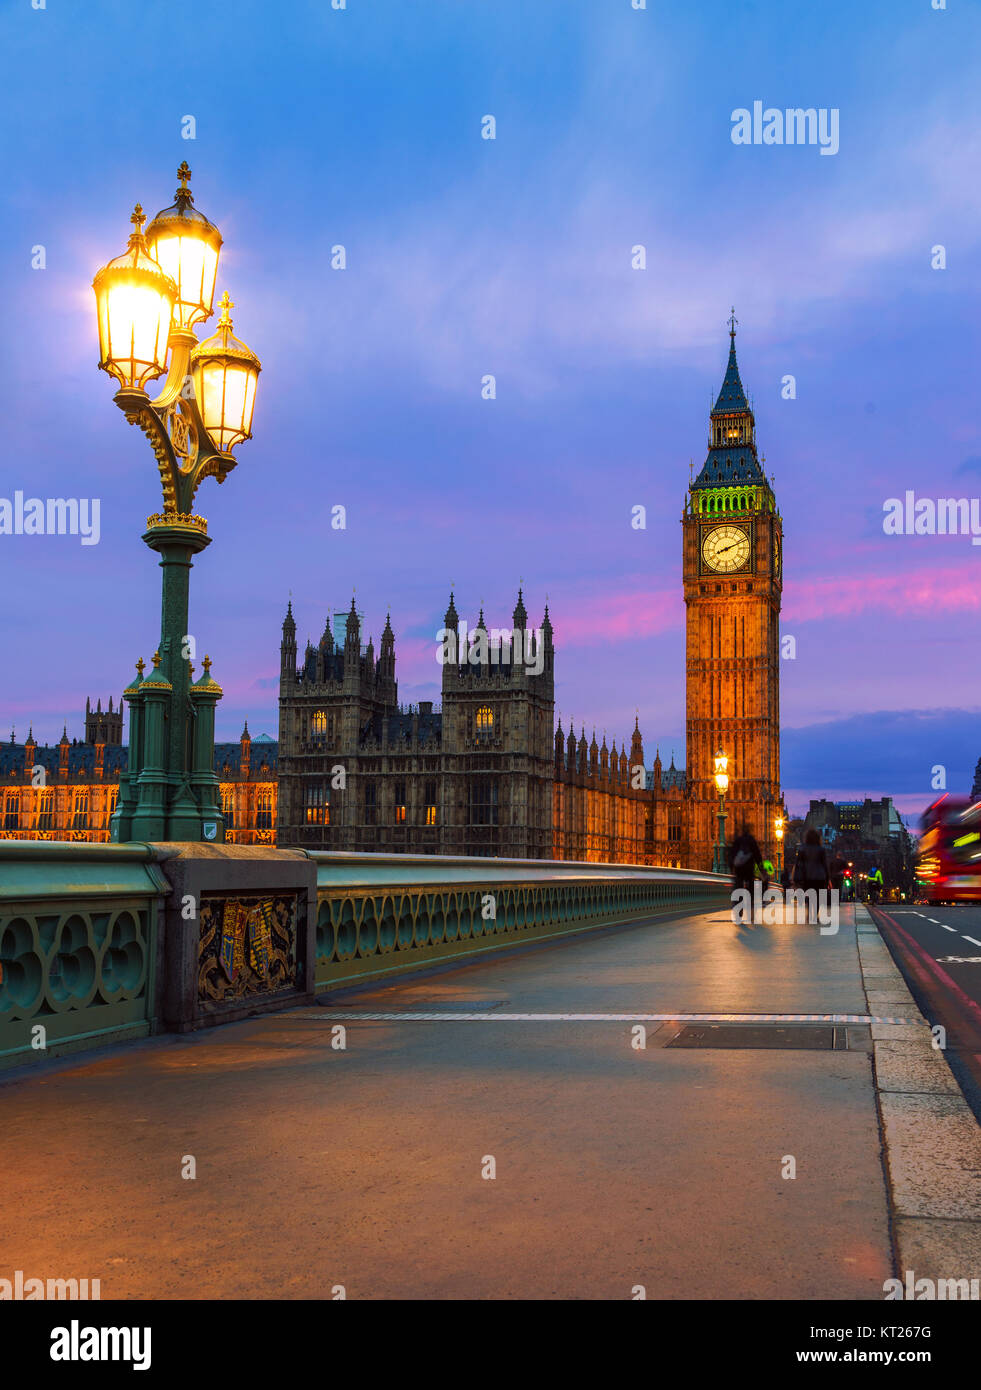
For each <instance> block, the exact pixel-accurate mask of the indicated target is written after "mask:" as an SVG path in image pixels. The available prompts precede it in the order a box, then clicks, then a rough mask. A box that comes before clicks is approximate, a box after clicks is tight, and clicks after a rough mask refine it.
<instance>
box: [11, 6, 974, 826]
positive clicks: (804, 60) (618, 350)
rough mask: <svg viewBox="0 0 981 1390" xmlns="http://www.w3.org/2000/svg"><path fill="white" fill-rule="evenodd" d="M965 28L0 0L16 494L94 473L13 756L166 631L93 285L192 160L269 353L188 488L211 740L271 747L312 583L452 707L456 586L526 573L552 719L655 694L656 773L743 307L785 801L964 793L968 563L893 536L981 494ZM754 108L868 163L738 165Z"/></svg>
mask: <svg viewBox="0 0 981 1390" xmlns="http://www.w3.org/2000/svg"><path fill="white" fill-rule="evenodd" d="M979 45H981V14H979V12H978V10H977V9H976V8H972V7H969V6H967V5H963V4H958V3H956V0H951V6H950V9H949V10H947V11H934V10H933V9H931V6H930V3H929V0H904V3H901V4H899V3H897V0H865V3H863V4H862V5H861V6H857V5H855V4H854V3H853V0H823V3H822V4H820V5H810V4H796V5H793V6H790V7H788V6H785V5H780V4H777V3H776V0H766V3H764V0H757V3H752V0H745V3H742V4H740V5H738V6H737V5H733V4H731V3H729V2H728V0H700V3H699V4H697V5H665V4H662V3H660V2H659V0H657V2H655V0H650V4H649V8H648V9H646V10H634V9H632V8H631V4H630V0H533V3H529V0H470V2H469V3H466V4H464V3H462V0H454V3H449V0H447V2H445V3H439V2H438V0H430V3H426V4H418V3H416V4H407V3H405V0H348V3H347V8H346V9H343V10H334V9H332V8H331V6H330V3H329V0H293V2H292V3H290V4H286V5H278V6H272V5H270V4H269V3H268V0H211V3H209V4H208V5H200V6H197V7H192V8H191V9H181V8H179V7H178V9H176V10H175V8H174V7H173V6H172V5H169V4H166V3H163V0H144V3H142V4H140V5H133V4H132V3H131V0H87V3H86V4H85V5H69V4H66V3H64V0H48V2H47V7H46V9H44V10H34V9H32V8H31V5H30V3H29V0H6V3H5V4H4V5H3V7H2V11H0V50H2V51H3V52H4V54H5V56H6V62H5V77H4V89H3V94H2V96H0V109H2V111H3V119H4V128H5V131H6V133H7V159H6V160H5V165H4V185H5V194H6V196H5V199H4V200H3V206H2V210H0V247H2V259H0V293H2V296H3V304H4V308H5V310H6V313H5V318H6V322H7V331H6V332H5V334H4V335H3V338H2V341H0V440H2V450H0V460H2V465H0V498H10V499H12V498H13V496H14V493H15V491H16V490H18V489H20V490H22V491H23V492H24V493H25V494H27V495H35V496H40V497H42V498H47V497H98V498H99V499H100V500H101V540H100V543H99V544H98V545H93V546H82V545H80V543H79V539H78V538H77V537H72V536H50V537H49V536H44V537H38V536H8V535H0V602H2V606H3V625H2V632H3V656H2V658H0V719H2V720H4V721H5V724H4V725H3V726H2V727H3V728H4V730H5V735H4V736H6V737H9V729H10V727H11V725H13V726H14V727H15V728H16V731H17V738H18V740H22V739H23V738H24V737H25V736H26V734H27V725H28V722H29V721H33V726H34V734H35V737H36V738H38V739H39V741H40V742H42V743H43V742H45V741H47V742H54V741H55V740H57V738H58V737H59V736H60V734H61V728H62V724H63V722H64V721H66V720H67V722H68V729H69V735H70V736H71V735H72V734H77V735H78V736H81V734H82V727H81V715H82V711H83V709H84V705H85V697H86V696H87V695H89V696H91V697H92V699H93V701H94V700H95V698H96V696H100V695H101V696H102V698H103V700H104V701H105V700H106V699H107V698H108V696H109V695H110V694H112V695H113V696H114V697H118V692H119V691H120V690H121V689H122V687H123V686H124V685H125V684H126V682H127V681H128V680H129V678H130V676H131V675H132V671H133V663H134V662H135V660H136V658H137V657H138V656H141V655H142V656H143V657H144V658H146V659H147V660H149V657H150V656H151V654H152V652H153V650H154V647H155V645H156V637H157V633H158V631H159V627H158V609H159V571H158V569H157V567H156V564H155V557H153V556H152V555H151V554H150V552H149V551H148V550H147V549H146V547H145V546H144V545H143V543H142V542H141V540H140V533H141V531H142V529H143V523H144V521H145V518H146V516H147V514H148V513H150V512H153V511H157V510H158V509H159V506H160V496H159V486H158V482H157V475H156V468H155V465H154V461H153V457H152V454H151V453H150V450H149V447H148V446H147V444H146V442H145V440H144V439H143V437H142V436H141V435H139V434H138V433H137V432H136V431H134V430H131V429H130V428H129V427H128V426H127V425H126V423H125V421H124V419H123V417H122V415H121V414H120V413H119V412H118V411H117V410H116V408H115V407H114V406H113V404H112V401H111V396H112V391H113V387H112V384H111V382H110V381H109V379H108V377H106V376H105V375H104V374H102V373H100V372H98V371H97V369H96V363H97V361H98V350H97V336H96V328H95V319H94V298H93V295H92V291H91V281H92V276H93V274H94V272H95V271H96V270H97V269H98V267H99V266H100V265H102V264H104V262H105V261H107V260H108V259H110V258H111V257H112V256H114V255H117V254H119V253H120V252H121V251H122V249H123V248H124V246H125V244H126V238H127V235H128V233H129V230H130V228H129V222H128V218H129V214H130V212H131V210H132V205H133V203H134V202H135V201H137V200H139V201H141V202H142V204H143V206H144V208H145V209H146V211H147V212H148V214H150V215H152V214H153V213H154V212H156V211H157V209H159V208H162V207H165V206H167V205H168V204H170V203H171V202H172V201H173V193H174V189H175V188H176V186H177V181H176V172H175V171H176V167H177V165H178V163H179V162H180V161H181V160H182V159H185V158H186V159H187V161H188V162H189V164H190V165H191V168H192V170H193V179H192V185H191V186H192V190H193V192H194V194H195V198H196V205H197V206H198V207H199V208H200V209H201V210H202V211H203V212H205V213H206V214H207V215H208V216H209V217H210V218H211V219H212V220H213V221H215V222H217V224H218V225H219V227H220V228H221V231H222V234H223V236H224V238H225V246H224V248H223V252H222V263H221V266H220V268H219V280H218V287H219V292H220V291H221V289H222V288H225V287H227V288H228V289H229V291H230V293H231V296H232V299H233V300H234V302H235V305H236V308H235V310H234V320H235V327H236V332H237V333H238V334H240V336H241V337H243V338H244V339H245V341H246V342H248V343H249V344H250V346H251V347H253V348H254V349H255V351H256V352H257V353H258V354H259V356H260V358H261V359H262V363H263V373H262V376H261V378H260V382H259V398H258V405H257V408H256V415H255V438H254V439H253V440H252V441H251V442H249V443H247V444H245V445H242V446H240V448H239V449H238V451H237V452H238V457H239V460H240V462H239V467H238V468H237V470H236V471H235V472H234V473H233V474H232V475H231V477H230V478H229V479H228V480H227V482H226V483H225V484H224V485H223V486H222V487H221V488H220V489H219V488H218V487H217V486H216V484H215V483H214V480H213V479H210V480H207V481H206V482H205V483H204V484H203V486H202V488H201V490H200V492H199V493H198V498H197V502H196V509H197V510H198V511H200V512H201V513H202V514H203V515H205V516H206V517H207V518H208V521H209V533H210V534H211V536H212V537H213V544H212V545H211V546H210V548H209V549H208V551H207V552H206V553H205V554H203V555H202V556H200V557H199V558H198V561H197V563H196V565H195V569H194V573H193V575H192V591H191V622H190V627H191V631H192V633H193V634H194V635H195V637H196V639H197V642H198V644H199V651H208V652H210V654H211V656H212V658H213V661H214V674H215V676H216V678H217V679H218V680H219V681H220V683H221V684H222V685H223V687H224V690H225V698H224V700H223V701H222V702H221V704H220V705H219V707H218V730H217V734H218V737H219V738H232V737H237V735H238V733H239V732H240V730H241V727H242V722H243V720H244V719H245V718H246V717H247V718H248V721H249V727H250V729H251V731H252V733H253V735H255V734H258V733H261V732H267V733H269V734H271V735H273V736H275V735H276V732H277V685H278V681H277V674H278V669H279V640H280V624H281V622H282V618H283V614H284V611H285V607H286V599H287V596H288V593H289V592H290V591H292V594H293V606H294V611H295V613H296V617H297V623H298V629H299V631H298V636H299V639H300V642H301V644H302V642H303V640H304V639H305V638H306V637H307V636H308V635H309V636H310V637H311V638H312V639H313V640H314V641H316V640H317V639H318V638H319V635H320V633H321V632H322V630H323V626H324V623H325V620H326V618H327V615H328V612H333V610H334V609H335V608H337V607H343V608H346V607H347V606H348V605H349V604H350V600H351V593H352V586H356V589H357V604H358V608H359V609H362V610H363V611H364V613H365V615H366V620H367V627H368V630H369V632H371V633H373V634H374V637H375V642H376V646H377V642H378V638H379V636H380V633H381V629H382V627H383V625H384V620H385V612H386V608H387V607H388V606H389V605H390V606H391V610H392V624H393V627H394V629H395V632H396V652H397V656H398V668H397V674H398V677H399V692H400V697H401V698H402V700H403V701H406V702H408V701H416V700H419V699H433V698H435V699H438V698H439V688H438V680H439V668H438V666H437V664H436V660H435V652H436V643H435V634H436V631H437V629H438V628H439V627H440V626H441V621H442V613H443V611H444V609H445V607H446V601H447V593H448V589H449V584H450V581H451V580H453V581H455V585H456V602H457V607H458V609H459V610H460V613H461V615H462V616H466V617H467V618H468V619H470V620H471V621H474V620H475V619H476V614H477V609H478V607H479V605H480V603H481V601H483V604H484V607H485V611H486V615H487V619H488V623H489V624H491V625H499V626H503V625H504V624H505V623H506V622H508V621H509V618H510V613H511V609H512V607H513V605H514V600H515V595H516V590H517V586H518V580H519V577H521V578H522V579H523V581H524V586H525V597H526V602H527V605H528V609H529V613H530V616H531V618H532V620H533V621H536V622H537V621H538V620H540V617H541V611H542V606H543V604H544V600H545V595H546V593H547V594H548V596H549V604H550V610H551V615H552V619H553V622H554V626H555V641H556V647H557V653H558V654H557V660H556V676H557V692H556V705H557V707H558V709H559V710H560V711H561V714H562V718H563V723H564V724H565V726H566V728H567V727H568V720H569V717H570V716H571V717H572V718H573V719H574V721H575V724H576V728H577V732H578V727H579V725H580V724H581V723H585V725H586V734H587V738H588V737H589V736H590V732H591V730H592V728H593V727H594V726H595V728H596V730H597V735H598V736H599V735H600V733H601V731H602V730H604V729H605V730H606V732H607V736H608V738H609V739H612V738H616V740H617V742H618V743H619V742H620V740H621V739H622V737H623V736H624V735H625V734H627V733H628V732H629V730H630V729H631V728H632V726H633V717H634V711H635V709H637V708H639V710H640V721H641V729H642V731H643V734H644V739H645V749H646V752H647V756H648V762H650V760H651V759H652V758H653V755H654V748H655V745H659V746H660V750H661V755H662V757H663V758H664V759H665V761H668V760H669V759H670V756H671V752H672V750H674V751H675V753H676V755H677V760H678V762H679V763H682V762H683V761H684V665H683V656H684V603H683V598H682V590H681V573H680V563H681V527H680V524H679V523H680V514H681V506H682V500H683V496H684V493H685V489H686V487H687V483H688V476H689V474H688V462H689V459H690V458H691V459H694V461H695V465H696V469H697V468H698V467H700V465H701V463H702V461H703V459H704V456H705V449H706V438H707V430H708V419H707V416H708V411H709V408H710V406H711V403H712V401H713V400H714V397H715V394H716V392H717V390H718V387H719V385H720V383H721V380H722V375H723V372H724V368H725V362H726V354H727V349H728V337H727V335H726V318H727V316H728V313H729V306H730V304H734V305H735V306H736V315H737V318H738V319H739V336H738V339H737V347H738V351H739V361H740V368H741V373H742V379H743V382H744V385H745V387H746V390H747V392H749V393H750V394H751V395H752V397H753V398H754V406H755V411H756V421H757V439H758V443H759V447H760V448H761V450H762V452H763V453H764V454H765V455H766V460H767V464H766V466H767V471H768V472H772V473H773V475H774V478H775V490H776V493H777V498H778V502H779V505H780V508H781V511H782V513H783V517H784V527H785V588H784V605H783V615H782V631H783V633H785V634H789V635H793V636H794V637H796V639H797V657H796V660H792V661H790V660H788V661H784V662H783V663H782V688H781V693H782V716H783V784H784V788H785V793H786V797H787V802H788V806H789V807H790V809H791V811H794V810H798V809H800V808H802V807H806V802H807V798H808V797H811V796H832V797H838V798H842V797H860V796H865V795H872V796H880V795H895V796H896V798H897V801H898V802H899V805H900V807H901V808H902V809H903V810H904V811H914V810H919V809H921V808H922V807H923V805H925V804H926V802H927V801H928V800H930V799H932V797H933V795H934V793H933V792H932V791H931V786H930V781H931V768H932V767H933V766H934V765H935V764H942V765H944V766H945V767H946V770H947V778H948V788H949V789H950V790H951V791H954V792H966V791H967V790H968V789H969V787H970V783H971V779H972V775H973V770H974V764H975V762H976V760H977V758H978V756H979V755H981V717H979V713H981V693H979V674H981V673H979V660H978V650H979V648H978V642H979V635H981V546H972V544H971V540H970V538H969V537H966V536H929V535H924V536H917V535H913V536H905V535H904V536H886V535H884V534H883V531H882V516H883V503H884V502H885V500H886V499H887V498H889V497H896V496H899V497H902V496H903V494H904V492H905V491H906V490H907V489H912V490H913V491H914V492H915V494H916V496H917V497H932V498H936V497H943V496H965V497H972V496H973V497H976V496H977V495H978V492H979V490H981V438H979V426H978V384H977V361H978V331H979V330H978V321H979V305H978V289H979V281H981V274H979V260H978V254H979V249H981V216H979V214H981V179H979V177H978V173H979V164H981V82H979V80H978V62H977V59H976V57H975V56H973V55H976V54H977V53H978V51H979ZM755 100H761V101H762V102H763V103H764V105H766V106H775V107H787V106H792V107H796V106H801V107H809V106H813V107H824V108H833V107H834V108H838V109H839V111H840V149H839V152H838V153H837V154H836V155H833V156H825V155H822V154H821V153H820V151H819V149H818V148H817V147H816V146H783V145H780V146H775V145H769V146H736V145H734V144H733V143H732V141H731V139H730V131H731V129H732V122H731V113H732V112H733V110H734V109H736V108H738V107H747V108H752V105H753V102H754V101H755ZM488 114H491V115H493V116H494V117H495V119H496V123H497V138H496V139H495V140H484V139H482V138H481V121H482V118H483V117H484V116H485V115H488ZM189 115H190V116H193V117H194V118H195V122H196V138H195V139H193V140H185V139H183V138H182V137H181V129H182V118H184V117H186V116H189ZM637 244H642V245H644V246H645V247H646V249H647V268H646V270H635V269H632V267H631V248H632V247H634V246H635V245H637ZM335 245H343V246H344V247H345V249H346V256H347V268H346V269H344V270H334V269H332V268H331V248H332V247H333V246H335ZM937 245H942V246H944V247H945V249H946V268H945V269H942V270H936V269H933V268H932V266H931V248H933V247H934V246H937ZM36 246H43V247H44V248H45V261H46V266H45V268H44V269H43V270H42V269H33V268H32V264H31V262H32V248H34V247H36ZM34 258H35V259H37V257H36V256H35V257H34ZM207 331H209V332H210V331H211V327H210V326H209V327H208V329H207ZM486 374H493V375H494V376H495V377H496V381H497V398H496V399H495V400H485V399H482V396H481V379H482V377H484V376H485V375H486ZM786 374H793V376H794V377H795V378H796V383H797V398H796V399H795V400H785V399H782V398H781V381H782V378H783V377H784V376H785V375H786ZM155 389H156V388H155V387H153V388H151V390H152V391H153V390H155ZM336 504H342V505H343V506H344V507H346V509H347V529H346V530H344V531H337V530H333V529H332V528H331V524H330V521H331V508H332V506H334V505H336ZM636 504H643V505H644V506H646V508H647V516H648V525H647V529H646V530H644V531H636V530H633V529H632V528H631V526H630V517H631V508H632V507H633V506H635V505H636Z"/></svg>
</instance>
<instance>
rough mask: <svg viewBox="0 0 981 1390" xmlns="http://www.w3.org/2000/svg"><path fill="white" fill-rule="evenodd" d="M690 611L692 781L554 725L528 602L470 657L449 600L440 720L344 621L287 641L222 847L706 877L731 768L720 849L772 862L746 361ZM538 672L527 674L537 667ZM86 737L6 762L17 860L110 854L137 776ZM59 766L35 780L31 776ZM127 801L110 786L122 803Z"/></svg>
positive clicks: (774, 697)
mask: <svg viewBox="0 0 981 1390" xmlns="http://www.w3.org/2000/svg"><path fill="white" fill-rule="evenodd" d="M681 526H682V578H683V587H684V598H685V608H686V639H687V640H686V657H685V662H686V671H685V674H686V754H687V756H686V767H685V768H684V769H683V770H682V769H678V768H675V766H674V763H673V759H672V764H671V766H670V767H668V768H665V767H664V766H663V764H662V762H661V758H660V755H659V753H657V754H656V756H655V757H654V759H653V761H652V764H651V765H650V766H648V765H647V762H646V758H645V750H644V743H643V736H642V731H641V728H640V723H639V720H635V724H634V728H633V729H632V730H629V729H628V730H627V731H626V736H625V737H624V738H622V739H621V741H620V744H619V747H618V746H617V742H616V740H614V742H613V744H612V745H611V746H610V747H608V746H607V743H606V738H605V736H604V738H603V741H602V743H601V744H599V745H598V744H597V742H596V736H595V733H593V736H592V738H591V740H590V741H589V742H588V743H587V741H586V732H585V728H584V727H581V728H580V731H579V734H578V737H577V735H576V732H575V730H574V729H573V728H571V727H570V728H569V729H568V730H566V729H564V728H563V727H562V724H561V721H560V722H559V723H558V725H556V724H555V718H554V711H555V703H554V695H555V662H556V657H557V653H556V649H555V646H554V642H553V630H552V623H551V619H550V616H549V611H548V606H547V605H546V606H545V608H544V610H543V613H542V616H541V618H540V620H539V621H538V622H537V623H533V622H531V621H530V619H529V614H528V612H527V609H526V606H525V598H524V594H523V591H522V590H521V589H519V590H518V594H517V599H516V602H515V605H514V609H513V611H512V613H511V616H510V622H508V623H507V624H506V626H505V627H503V628H490V629H488V627H487V624H486V621H485V618H484V614H483V612H482V611H481V613H480V616H479V618H478V621H477V624H476V626H475V627H474V628H473V629H472V630H471V631H470V634H469V636H468V637H466V638H463V637H461V638H460V639H459V640H456V635H457V633H458V631H459V630H460V617H459V615H458V613H457V610H456V605H455V598H454V595H453V594H452V593H451V594H450V596H449V603H448V606H447V609H446V613H445V617H444V624H445V626H444V629H443V634H444V635H445V634H450V640H448V641H447V642H446V643H445V651H446V659H444V660H443V661H442V663H441V703H440V707H439V708H436V707H434V705H433V704H432V703H427V702H425V701H423V702H421V703H420V704H418V705H417V706H409V707H403V706H402V705H400V704H399V700H398V684H397V680H396V655H395V635H394V632H393V630H392V626H391V620H390V618H388V619H386V622H385V626H384V630H383V631H382V634H381V639H380V643H379V647H378V650H377V653H376V651H375V648H374V643H373V641H372V640H370V639H369V640H368V641H367V642H366V641H365V631H364V622H363V619H362V617H361V615H360V614H358V612H357V611H356V608H355V605H354V602H353V601H352V604H351V609H350V611H349V612H348V613H347V614H346V615H340V616H338V615H335V619H334V627H333V628H332V627H331V624H330V622H329V621H328V623H327V625H326V626H325V629H324V633H323V636H322V637H321V639H320V641H319V643H318V644H317V645H316V646H314V645H312V644H310V643H307V645H306V647H305V649H304V651H303V652H302V654H301V653H300V652H299V651H298V648H297V641H296V622H295V619H294V616H293V612H292V602H291V603H290V604H289V606H288V608H287V613H286V617H285V620H284V622H283V626H282V641H281V644H280V675H279V737H278V740H272V739H268V738H264V739H261V740H260V739H257V740H255V741H253V740H252V739H251V737H250V736H249V733H248V729H247V728H246V729H245V730H243V734H242V737H241V739H240V740H239V742H238V744H218V745H216V749H215V770H216V772H217V774H218V777H219V782H220V787H221V805H222V814H223V818H224V823H225V824H224V831H225V839H226V840H227V841H230V842H234V843H276V844H278V845H279V846H281V847H284V848H285V847H291V846H298V847H303V848H306V849H332V850H346V851H374V852H378V853H406V854H460V855H495V856H502V857H506V858H531V859H564V860H589V861H594V862H612V863H633V864H656V865H662V866H677V867H691V868H705V869H707V868H711V867H712V862H713V852H714V846H715V844H716V842H717V838H718V810H719V798H718V793H717V792H716V788H715V783H714V780H713V772H714V758H715V755H716V753H717V752H718V751H719V750H722V751H724V752H725V753H726V754H727V756H728V758H729V773H730V778H731V780H730V784H729V790H728V793H727V795H726V803H725V810H726V824H727V831H728V834H729V836H730V837H731V834H732V832H733V828H734V826H738V825H741V824H742V823H743V822H746V823H748V824H749V825H750V826H751V827H752V828H753V829H754V831H755V833H756V835H757V838H758V839H759V841H760V845H761V847H762V848H763V851H764V854H765V855H766V854H769V857H771V858H774V857H775V839H774V821H775V819H776V817H777V816H778V815H779V814H781V794H780V707H779V701H780V692H779V636H778V629H779V616H780V596H781V588H782V545H781V542H782V527H781V520H780V514H779V512H778V510H777V506H776V501H775V498H774V494H773V490H772V488H771V486H770V484H769V482H768V481H767V478H766V476H765V474H764V472H763V468H762V466H761V462H760V459H759V456H758V454H757V448H756V426H755V419H754V415H753V411H752V409H751V408H750V405H749V403H748V401H747V398H746V394H745V392H744V390H743V386H742V382H741V380H740V376H739V368H738V364H737V361H736V345H735V322H734V320H733V321H731V322H730V345H729V360H728V365H727V368H726V372H725V377H724V380H723V383H722V387H721V390H720V392H719V395H718V398H717V400H716V403H715V406H714V407H713V409H712V411H711V415H710V433H709V440H708V452H707V456H706V459H705V463H704V465H703V467H702V469H701V471H700V472H699V473H698V475H697V477H695V478H694V479H693V481H692V482H691V483H690V485H689V489H688V493H687V496H686V499H685V506H684V510H683V514H682V517H681ZM530 653H533V654H534V660H529V654H530ZM85 732H86V737H85V740H84V741H83V742H82V743H77V742H73V743H70V742H69V740H68V737H67V729H66V731H65V733H64V735H63V737H62V742H61V743H60V744H59V745H57V757H55V750H51V752H50V756H48V750H43V754H39V750H38V749H37V745H36V744H34V742H33V739H32V738H30V737H29V739H28V741H27V743H25V744H22V745H21V744H17V743H16V742H14V741H13V740H12V741H11V743H9V744H0V794H2V797H3V819H2V822H0V836H3V837H5V838H50V839H72V838H74V839H101V840H105V839H108V838H109V817H110V815H111V814H112V809H113V806H114V800H115V798H114V791H115V788H116V787H117V786H118V776H119V771H120V770H121V768H123V767H125V756H126V750H125V748H124V747H123V746H122V719H121V713H120V711H119V710H116V711H113V710H112V702H111V701H110V709H109V711H108V713H104V712H103V711H102V709H101V704H100V705H99V706H98V707H97V710H96V711H91V710H90V709H87V711H86V731H85ZM39 760H40V762H41V763H42V764H45V765H46V766H47V771H46V773H45V774H44V775H43V776H42V777H41V778H38V775H37V773H36V772H35V771H34V770H33V769H35V768H36V767H37V766H38V762H39ZM114 784H115V785H114Z"/></svg>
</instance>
